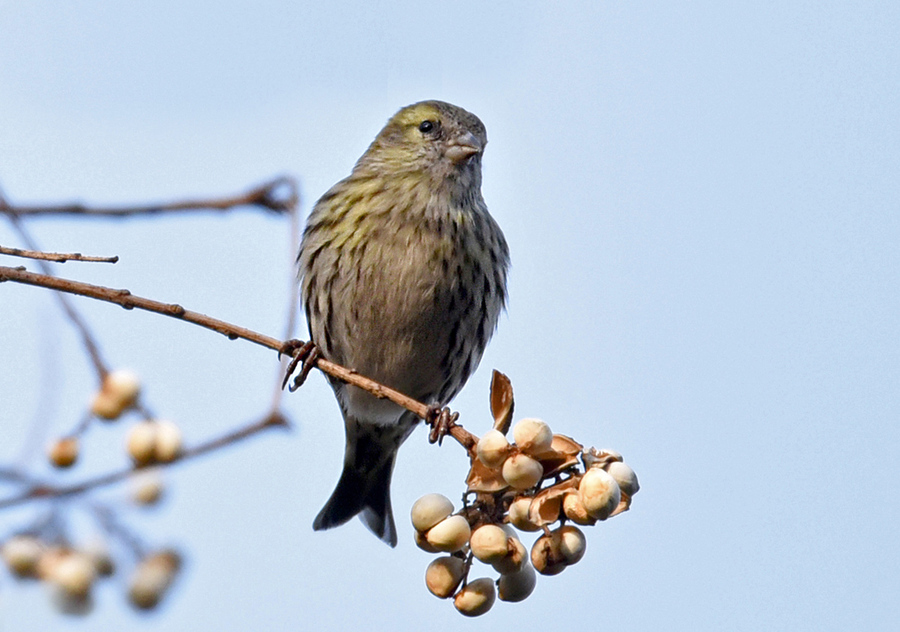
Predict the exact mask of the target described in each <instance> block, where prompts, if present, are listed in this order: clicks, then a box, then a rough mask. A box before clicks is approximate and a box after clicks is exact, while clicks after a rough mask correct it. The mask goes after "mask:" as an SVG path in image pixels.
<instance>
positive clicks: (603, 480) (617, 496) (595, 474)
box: [578, 467, 622, 520]
mask: <svg viewBox="0 0 900 632" xmlns="http://www.w3.org/2000/svg"><path fill="white" fill-rule="evenodd" d="M578 495H579V496H580V497H581V502H582V504H584V508H585V509H586V510H587V512H588V515H590V516H591V517H593V518H596V519H597V520H606V519H607V518H608V517H609V514H611V513H612V512H613V510H614V509H615V508H616V507H618V506H619V501H620V500H621V499H622V495H621V492H620V491H619V484H618V483H616V479H614V478H613V477H612V476H611V475H610V474H609V472H606V471H604V470H601V469H600V468H597V467H592V468H590V469H589V470H588V471H587V472H585V473H584V476H582V477H581V482H580V483H579V484H578Z"/></svg>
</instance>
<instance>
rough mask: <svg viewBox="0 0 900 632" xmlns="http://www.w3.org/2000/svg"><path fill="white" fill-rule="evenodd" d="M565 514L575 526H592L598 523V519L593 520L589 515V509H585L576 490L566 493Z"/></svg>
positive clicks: (564, 499)
mask: <svg viewBox="0 0 900 632" xmlns="http://www.w3.org/2000/svg"><path fill="white" fill-rule="evenodd" d="M563 513H565V514H566V518H568V519H569V520H571V521H572V522H574V523H575V524H581V525H587V526H590V525H592V524H595V523H596V522H597V519H596V518H593V517H591V515H590V514H588V512H587V508H585V506H584V503H583V502H581V496H580V495H579V494H578V490H575V489H572V490H569V491H568V492H566V495H565V496H563Z"/></svg>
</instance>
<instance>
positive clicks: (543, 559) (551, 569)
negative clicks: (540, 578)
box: [531, 531, 568, 575]
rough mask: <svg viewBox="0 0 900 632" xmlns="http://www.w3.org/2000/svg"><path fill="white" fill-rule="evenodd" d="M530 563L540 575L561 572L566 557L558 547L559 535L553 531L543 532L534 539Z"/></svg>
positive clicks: (564, 565)
mask: <svg viewBox="0 0 900 632" xmlns="http://www.w3.org/2000/svg"><path fill="white" fill-rule="evenodd" d="M531 563H532V565H533V566H534V570H536V571H537V572H538V573H540V574H541V575H556V574H558V573H562V572H563V571H564V570H565V568H566V566H567V565H568V564H567V562H566V557H565V555H564V554H563V551H562V550H561V548H560V537H559V534H558V533H557V532H555V531H553V532H551V533H549V534H546V533H545V534H544V535H542V536H541V537H539V538H538V539H537V540H535V541H534V545H533V546H532V547H531Z"/></svg>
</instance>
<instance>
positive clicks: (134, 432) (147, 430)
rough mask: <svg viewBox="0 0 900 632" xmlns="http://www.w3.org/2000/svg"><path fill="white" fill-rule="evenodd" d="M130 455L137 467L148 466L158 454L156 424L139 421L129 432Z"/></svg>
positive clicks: (148, 421)
mask: <svg viewBox="0 0 900 632" xmlns="http://www.w3.org/2000/svg"><path fill="white" fill-rule="evenodd" d="M127 446H128V455H129V456H130V457H131V460H132V461H134V464H135V465H148V464H149V463H152V462H153V459H154V458H155V453H156V422H155V421H150V420H145V421H139V422H138V423H136V424H135V425H134V426H132V427H131V430H130V431H129V432H128V440H127Z"/></svg>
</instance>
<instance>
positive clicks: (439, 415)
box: [425, 404, 459, 445]
mask: <svg viewBox="0 0 900 632" xmlns="http://www.w3.org/2000/svg"><path fill="white" fill-rule="evenodd" d="M457 419H459V413H453V412H450V409H449V408H441V407H440V406H435V405H433V404H432V405H431V406H429V407H428V412H427V413H426V414H425V423H427V424H428V425H429V426H431V432H430V433H428V442H429V443H437V444H438V445H441V442H442V441H443V440H444V437H446V436H447V435H448V434H450V431H451V430H452V429H453V426H455V425H456V420H457Z"/></svg>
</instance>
